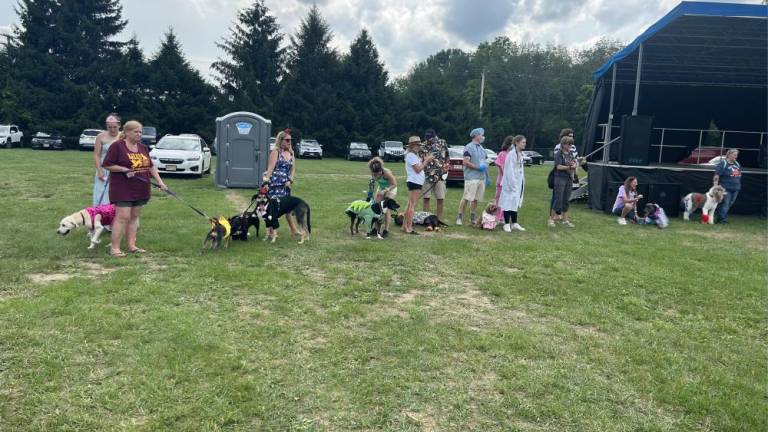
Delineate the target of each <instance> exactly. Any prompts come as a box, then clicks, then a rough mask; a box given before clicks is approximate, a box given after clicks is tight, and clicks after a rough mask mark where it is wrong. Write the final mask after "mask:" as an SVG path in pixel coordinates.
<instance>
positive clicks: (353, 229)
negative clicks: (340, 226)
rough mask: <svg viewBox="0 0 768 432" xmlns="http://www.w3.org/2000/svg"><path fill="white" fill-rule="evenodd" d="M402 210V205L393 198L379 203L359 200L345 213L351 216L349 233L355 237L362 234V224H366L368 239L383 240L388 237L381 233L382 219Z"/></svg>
mask: <svg viewBox="0 0 768 432" xmlns="http://www.w3.org/2000/svg"><path fill="white" fill-rule="evenodd" d="M399 208H400V204H398V203H397V201H395V200H393V199H391V198H385V199H384V200H382V201H379V202H375V201H373V202H371V201H363V200H357V201H354V202H352V203H351V204H350V205H349V207H347V210H345V213H346V214H347V216H349V233H350V234H351V235H355V234H357V233H358V232H360V224H361V223H362V222H365V223H366V225H367V229H368V230H367V234H366V236H367V237H371V236H373V235H376V236H377V237H379V238H383V237H382V234H383V235H384V236H386V235H387V233H386V232H382V231H381V218H382V217H383V216H385V215H386V214H387V213H392V212H395V211H397V209H399Z"/></svg>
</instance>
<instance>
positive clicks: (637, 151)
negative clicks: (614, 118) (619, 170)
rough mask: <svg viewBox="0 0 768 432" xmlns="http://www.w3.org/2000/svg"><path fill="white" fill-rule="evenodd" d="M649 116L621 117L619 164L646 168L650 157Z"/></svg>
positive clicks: (651, 121) (650, 120) (650, 119)
mask: <svg viewBox="0 0 768 432" xmlns="http://www.w3.org/2000/svg"><path fill="white" fill-rule="evenodd" d="M652 123H653V117H651V116H639V115H638V116H629V115H625V116H622V117H621V145H620V146H619V163H621V164H622V165H636V166H648V164H649V162H650V157H651V124H652Z"/></svg>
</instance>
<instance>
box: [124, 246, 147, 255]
mask: <svg viewBox="0 0 768 432" xmlns="http://www.w3.org/2000/svg"><path fill="white" fill-rule="evenodd" d="M128 252H130V253H132V254H143V253H147V251H145V250H144V249H142V248H139V247H137V248H134V249H128Z"/></svg>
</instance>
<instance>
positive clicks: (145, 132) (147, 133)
mask: <svg viewBox="0 0 768 432" xmlns="http://www.w3.org/2000/svg"><path fill="white" fill-rule="evenodd" d="M141 142H142V144H144V145H147V146H151V145H155V144H156V143H157V128H156V127H154V126H144V127H142V129H141Z"/></svg>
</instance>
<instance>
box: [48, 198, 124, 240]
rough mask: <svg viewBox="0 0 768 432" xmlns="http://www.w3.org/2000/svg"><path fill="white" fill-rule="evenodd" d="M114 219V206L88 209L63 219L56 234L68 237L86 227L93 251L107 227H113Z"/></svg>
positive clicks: (107, 205) (106, 205)
mask: <svg viewBox="0 0 768 432" xmlns="http://www.w3.org/2000/svg"><path fill="white" fill-rule="evenodd" d="M114 219H115V205H114V204H102V205H100V206H98V207H87V208H84V209H82V210H80V211H79V212H77V213H72V214H71V215H69V216H66V217H65V218H63V219H62V220H61V222H59V229H58V230H56V232H58V233H59V234H61V235H67V234H69V232H70V231H72V230H74V229H76V228H77V227H80V226H84V227H86V228H88V240H90V242H91V245H90V246H88V249H93V248H95V247H96V245H97V244H99V237H100V236H101V233H102V232H103V231H104V229H106V227H108V226H111V225H112V221H113V220H114Z"/></svg>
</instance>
